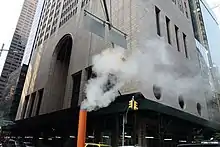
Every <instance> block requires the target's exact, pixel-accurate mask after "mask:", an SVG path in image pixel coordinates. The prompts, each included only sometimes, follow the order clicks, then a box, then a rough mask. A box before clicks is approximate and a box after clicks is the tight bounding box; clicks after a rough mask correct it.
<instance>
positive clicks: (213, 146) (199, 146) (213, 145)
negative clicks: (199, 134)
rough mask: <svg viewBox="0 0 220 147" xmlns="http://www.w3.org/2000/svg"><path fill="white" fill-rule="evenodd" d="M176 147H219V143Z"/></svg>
mask: <svg viewBox="0 0 220 147" xmlns="http://www.w3.org/2000/svg"><path fill="white" fill-rule="evenodd" d="M177 147H220V144H219V143H197V144H179V145H177Z"/></svg>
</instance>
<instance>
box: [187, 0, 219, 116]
mask: <svg viewBox="0 0 220 147" xmlns="http://www.w3.org/2000/svg"><path fill="white" fill-rule="evenodd" d="M189 2H190V3H189V4H190V10H191V16H192V17H191V18H192V22H193V30H194V35H195V38H196V42H197V48H198V49H199V51H200V52H201V53H202V54H203V57H204V59H205V60H206V63H207V66H208V68H209V73H210V74H209V75H210V81H211V85H212V91H213V99H209V104H212V105H213V106H212V110H211V111H213V109H215V111H213V112H215V113H214V114H210V116H211V115H214V118H215V119H219V117H220V116H219V114H218V113H216V112H218V111H219V109H220V103H219V102H220V101H219V99H220V97H219V93H220V82H219V81H220V79H219V77H220V71H219V67H220V54H219V53H220V51H219V46H220V42H219V41H218V39H217V38H219V37H220V29H219V25H218V22H217V19H216V16H215V14H214V13H213V11H212V9H211V8H210V7H209V5H208V4H207V2H206V0H195V1H192V0H191V1H189ZM211 101H212V103H210V102H211ZM216 110H218V111H216Z"/></svg>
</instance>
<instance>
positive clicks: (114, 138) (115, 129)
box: [111, 114, 120, 147]
mask: <svg viewBox="0 0 220 147" xmlns="http://www.w3.org/2000/svg"><path fill="white" fill-rule="evenodd" d="M119 125H120V124H119V117H118V115H117V114H116V116H115V124H114V125H113V128H112V134H111V146H112V147H118V140H119Z"/></svg>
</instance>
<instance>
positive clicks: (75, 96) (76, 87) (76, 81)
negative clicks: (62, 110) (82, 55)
mask: <svg viewBox="0 0 220 147" xmlns="http://www.w3.org/2000/svg"><path fill="white" fill-rule="evenodd" d="M81 74H82V71H79V72H77V73H75V74H74V75H73V76H72V77H73V92H72V101H71V107H77V106H78V100H79V92H80V84H81Z"/></svg>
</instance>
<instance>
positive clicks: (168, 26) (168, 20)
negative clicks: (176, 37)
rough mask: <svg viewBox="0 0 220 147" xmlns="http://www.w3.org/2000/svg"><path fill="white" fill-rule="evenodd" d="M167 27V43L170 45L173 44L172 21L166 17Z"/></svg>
mask: <svg viewBox="0 0 220 147" xmlns="http://www.w3.org/2000/svg"><path fill="white" fill-rule="evenodd" d="M166 27H167V41H168V43H169V44H171V39H170V19H169V18H168V17H166Z"/></svg>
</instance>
